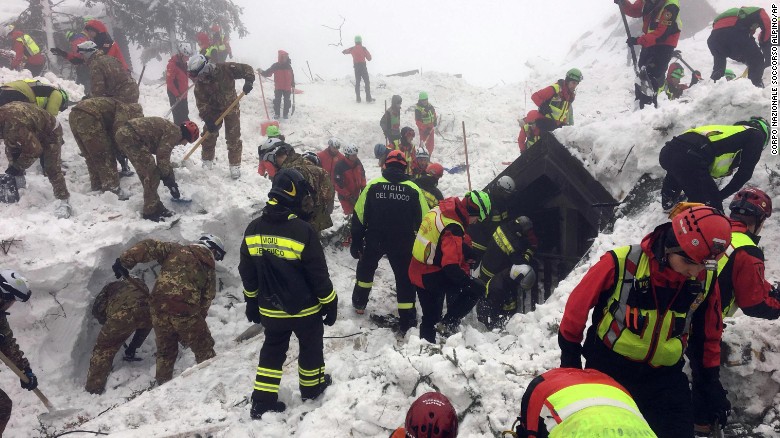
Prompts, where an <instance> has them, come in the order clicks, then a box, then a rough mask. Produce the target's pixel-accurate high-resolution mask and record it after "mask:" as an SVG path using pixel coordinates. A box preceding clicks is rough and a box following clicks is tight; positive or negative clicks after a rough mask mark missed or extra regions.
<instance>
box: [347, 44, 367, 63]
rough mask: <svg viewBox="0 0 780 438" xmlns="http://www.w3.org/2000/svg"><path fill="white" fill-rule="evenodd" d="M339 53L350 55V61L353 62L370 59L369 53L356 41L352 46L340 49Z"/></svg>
mask: <svg viewBox="0 0 780 438" xmlns="http://www.w3.org/2000/svg"><path fill="white" fill-rule="evenodd" d="M341 53H343V54H345V55H346V54H350V55H352V62H353V63H354V64H361V63H362V64H365V63H366V61H371V53H370V52H369V51H368V49H366V48H365V47H363V45H362V44H360V43H356V44H355V45H354V46H352V47H350V48H348V49H344V50H342V51H341Z"/></svg>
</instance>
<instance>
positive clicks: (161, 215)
mask: <svg viewBox="0 0 780 438" xmlns="http://www.w3.org/2000/svg"><path fill="white" fill-rule="evenodd" d="M173 215H174V212H172V211H170V210H168V209H167V208H165V207H163V209H162V210H160V211H159V212H157V213H152V214H144V215H143V218H144V219H146V220H149V221H152V222H165V218H166V217H171V216H173Z"/></svg>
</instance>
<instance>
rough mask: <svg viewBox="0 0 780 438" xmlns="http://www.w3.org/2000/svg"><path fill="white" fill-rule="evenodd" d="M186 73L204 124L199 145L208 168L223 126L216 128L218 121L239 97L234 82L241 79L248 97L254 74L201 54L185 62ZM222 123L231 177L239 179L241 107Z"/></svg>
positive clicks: (238, 64) (236, 65) (243, 65)
mask: <svg viewBox="0 0 780 438" xmlns="http://www.w3.org/2000/svg"><path fill="white" fill-rule="evenodd" d="M187 74H188V75H189V76H190V79H192V80H193V81H194V82H195V93H194V94H195V104H196V105H197V106H198V114H199V115H200V118H201V120H203V123H204V124H205V127H204V129H203V131H204V135H207V137H206V139H205V140H203V142H202V143H201V154H200V157H201V159H202V160H203V167H204V168H206V169H211V168H212V167H213V166H214V154H215V151H214V149H215V147H216V145H217V137H218V136H219V129H220V127H221V126H222V124H221V123H220V124H219V125H217V119H218V118H219V116H220V115H221V114H222V113H223V112H224V111H225V110H226V109H227V108H228V107H229V106H230V104H231V103H233V101H235V100H236V99H237V98H238V96H236V79H243V80H244V87H243V88H242V91H243V93H244V94H245V95H246V94H249V92H250V91H252V88H253V84H254V82H255V72H254V70H252V67H251V66H249V65H247V64H240V63H237V62H226V63H223V64H214V63H212V62H210V61H209V60H208V59H206V57H205V56H203V55H195V56H193V57H191V58H190V60H189V62H188V63H187ZM223 121H224V122H225V142H226V143H227V150H228V162H229V165H230V177H231V178H233V179H238V178H240V177H241V151H242V150H243V143H242V142H241V105H240V104H236V106H235V108H233V110H232V111H231V112H230V113H228V114H227V115H226V116H225V118H224V120H223Z"/></svg>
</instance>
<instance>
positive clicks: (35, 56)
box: [5, 24, 46, 76]
mask: <svg viewBox="0 0 780 438" xmlns="http://www.w3.org/2000/svg"><path fill="white" fill-rule="evenodd" d="M5 36H6V38H8V40H9V41H10V42H11V50H13V52H14V59H13V60H11V69H13V70H21V69H23V68H26V69H27V70H30V74H31V75H32V76H40V75H41V73H42V72H43V68H44V67H45V66H46V58H45V57H44V56H43V53H41V49H40V47H38V44H36V43H35V40H33V39H32V37H31V36H30V35H28V34H26V33H24V32H23V31H21V30H19V29H17V28H15V27H14V25H13V24H9V25H7V26H6V27H5Z"/></svg>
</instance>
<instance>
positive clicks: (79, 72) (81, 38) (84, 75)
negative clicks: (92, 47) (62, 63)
mask: <svg viewBox="0 0 780 438" xmlns="http://www.w3.org/2000/svg"><path fill="white" fill-rule="evenodd" d="M65 38H67V40H68V43H70V51H69V52H66V51H65V50H62V49H60V48H58V47H52V48H50V49H49V51H50V52H51V53H52V54H53V55H55V56H61V57H63V58H65V59H66V60H67V61H68V62H70V63H71V64H72V65H73V66H74V69H75V70H76V83H77V84H81V85H83V86H84V95H85V96H89V68H88V67H87V65H86V64H85V62H84V56H82V55H81V54H80V53H79V52H78V46H79V44H81V43H83V42H85V41H88V40H89V37H88V36H87V34H86V33H84V32H74V31H72V30H69V31H67V32H65Z"/></svg>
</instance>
